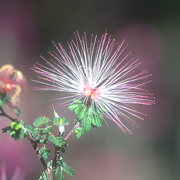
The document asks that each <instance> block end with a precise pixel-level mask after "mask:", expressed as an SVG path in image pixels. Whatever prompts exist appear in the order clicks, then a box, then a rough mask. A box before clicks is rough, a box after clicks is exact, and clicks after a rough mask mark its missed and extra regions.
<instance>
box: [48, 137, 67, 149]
mask: <svg viewBox="0 0 180 180" xmlns="http://www.w3.org/2000/svg"><path fill="white" fill-rule="evenodd" d="M48 140H49V141H51V142H52V143H53V144H54V145H55V146H58V147H62V146H64V145H66V144H67V143H66V142H65V141H64V139H63V137H61V136H59V137H55V136H53V135H51V136H49V138H48Z"/></svg>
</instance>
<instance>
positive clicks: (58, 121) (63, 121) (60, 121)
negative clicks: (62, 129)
mask: <svg viewBox="0 0 180 180" xmlns="http://www.w3.org/2000/svg"><path fill="white" fill-rule="evenodd" d="M68 124H69V122H68V120H67V119H65V118H61V117H58V118H54V125H55V126H65V125H68Z"/></svg>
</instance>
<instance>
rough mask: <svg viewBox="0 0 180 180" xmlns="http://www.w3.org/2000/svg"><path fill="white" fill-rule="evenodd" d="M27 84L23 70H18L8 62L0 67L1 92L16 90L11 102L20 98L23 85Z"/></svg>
mask: <svg viewBox="0 0 180 180" xmlns="http://www.w3.org/2000/svg"><path fill="white" fill-rule="evenodd" d="M24 85H25V78H24V76H23V74H22V72H21V71H19V70H16V69H15V68H14V66H12V65H11V64H6V65H4V66H2V67H1V68H0V92H3V93H8V92H10V91H12V90H14V93H13V95H12V97H11V103H13V104H14V103H16V102H17V101H18V100H19V95H20V93H21V88H22V86H24Z"/></svg>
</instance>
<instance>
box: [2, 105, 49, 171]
mask: <svg viewBox="0 0 180 180" xmlns="http://www.w3.org/2000/svg"><path fill="white" fill-rule="evenodd" d="M0 111H1V113H0V116H4V117H6V118H8V119H9V120H10V121H13V122H17V121H18V120H17V119H16V118H12V117H11V116H9V115H8V114H7V113H6V112H5V111H4V109H3V108H2V107H0ZM26 137H27V139H28V140H29V142H30V143H31V145H32V147H33V149H34V151H35V152H36V154H37V156H38V158H39V160H40V161H41V163H42V165H43V168H44V169H45V170H46V169H47V164H46V161H45V160H44V159H43V158H42V157H41V155H40V154H39V148H38V143H37V142H36V141H34V140H33V138H32V137H31V136H30V135H29V134H27V136H26Z"/></svg>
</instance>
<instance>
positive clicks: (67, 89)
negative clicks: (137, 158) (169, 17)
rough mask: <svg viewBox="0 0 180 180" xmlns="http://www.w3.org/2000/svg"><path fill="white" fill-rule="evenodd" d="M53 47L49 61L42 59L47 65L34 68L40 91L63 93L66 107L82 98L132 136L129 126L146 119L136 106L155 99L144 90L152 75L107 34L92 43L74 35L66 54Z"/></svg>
mask: <svg viewBox="0 0 180 180" xmlns="http://www.w3.org/2000/svg"><path fill="white" fill-rule="evenodd" d="M54 45H55V51H52V52H49V54H50V56H51V58H50V60H46V59H45V58H43V59H44V61H45V63H46V65H42V64H36V65H34V66H33V68H32V69H33V70H34V71H35V72H36V73H38V74H39V76H38V78H39V79H40V80H39V81H36V82H38V83H41V84H42V85H43V86H42V87H41V88H38V89H42V90H52V91H59V92H62V93H63V97H60V98H59V99H61V100H63V102H64V103H67V104H71V103H72V102H73V101H74V100H76V99H81V100H83V101H84V103H85V104H88V105H89V106H91V107H92V108H96V109H98V110H99V111H101V112H103V114H104V115H105V116H106V117H107V118H108V119H111V120H113V122H114V123H116V124H117V125H118V126H119V127H120V128H121V129H122V130H123V131H124V132H128V133H132V132H131V131H130V130H129V129H128V128H127V127H126V123H127V122H130V123H132V124H134V125H135V124H136V123H135V122H134V119H135V118H137V119H143V117H144V114H143V113H141V112H139V111H137V110H136V109H135V106H134V105H136V104H142V105H151V104H153V103H154V98H153V96H152V94H150V93H148V92H147V90H145V89H144V85H145V84H147V83H149V82H150V80H149V77H150V76H151V75H150V74H148V73H147V71H145V70H143V71H141V70H140V69H139V66H140V64H141V62H139V60H138V59H134V58H131V53H130V52H127V46H126V45H125V42H124V41H123V42H122V43H121V44H119V45H118V44H117V42H116V41H115V39H112V38H111V36H108V35H107V33H105V34H103V35H102V36H101V38H100V39H99V40H98V37H97V35H95V36H94V35H92V36H91V38H90V41H88V40H87V37H86V34H84V36H83V37H80V35H79V34H78V33H75V40H72V41H70V42H69V43H68V48H69V49H68V50H67V51H66V50H65V49H64V48H63V46H62V45H61V44H60V43H59V44H58V45H56V44H54ZM102 109H105V111H104V110H102Z"/></svg>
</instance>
